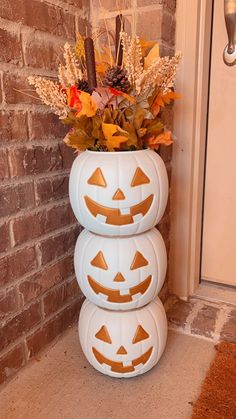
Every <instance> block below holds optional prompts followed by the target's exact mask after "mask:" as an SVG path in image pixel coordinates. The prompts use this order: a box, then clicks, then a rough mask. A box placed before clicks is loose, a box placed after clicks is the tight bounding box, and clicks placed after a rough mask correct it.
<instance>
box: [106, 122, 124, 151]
mask: <svg viewBox="0 0 236 419" xmlns="http://www.w3.org/2000/svg"><path fill="white" fill-rule="evenodd" d="M102 131H103V134H104V137H105V138H106V145H107V148H108V150H109V151H112V150H114V149H115V148H120V145H121V143H124V142H126V141H127V140H128V136H129V133H128V132H127V131H124V130H123V129H121V128H120V127H119V126H118V125H115V124H106V123H105V122H103V123H102Z"/></svg>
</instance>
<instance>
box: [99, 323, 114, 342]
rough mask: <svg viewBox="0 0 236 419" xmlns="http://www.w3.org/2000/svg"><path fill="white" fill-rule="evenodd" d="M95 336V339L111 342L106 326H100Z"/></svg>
mask: <svg viewBox="0 0 236 419" xmlns="http://www.w3.org/2000/svg"><path fill="white" fill-rule="evenodd" d="M95 337H96V338H97V339H100V340H102V341H103V342H106V343H112V340H111V338H110V335H109V333H108V330H107V328H106V326H102V327H101V329H100V330H99V331H98V332H97V333H96V335H95Z"/></svg>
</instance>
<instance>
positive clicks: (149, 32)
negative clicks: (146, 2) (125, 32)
mask: <svg viewBox="0 0 236 419" xmlns="http://www.w3.org/2000/svg"><path fill="white" fill-rule="evenodd" d="M137 27H138V35H139V36H140V37H141V38H145V39H149V40H157V39H160V38H161V27H162V11H161V10H149V11H146V12H140V13H139V14H138V22H137Z"/></svg>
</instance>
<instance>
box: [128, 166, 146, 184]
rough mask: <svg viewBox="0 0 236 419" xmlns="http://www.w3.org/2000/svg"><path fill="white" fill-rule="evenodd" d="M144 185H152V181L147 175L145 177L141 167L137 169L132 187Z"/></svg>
mask: <svg viewBox="0 0 236 419" xmlns="http://www.w3.org/2000/svg"><path fill="white" fill-rule="evenodd" d="M144 183H150V179H149V178H148V177H147V175H145V173H144V172H143V171H142V169H140V167H137V169H136V171H135V174H134V177H133V180H132V182H131V186H138V185H143V184H144Z"/></svg>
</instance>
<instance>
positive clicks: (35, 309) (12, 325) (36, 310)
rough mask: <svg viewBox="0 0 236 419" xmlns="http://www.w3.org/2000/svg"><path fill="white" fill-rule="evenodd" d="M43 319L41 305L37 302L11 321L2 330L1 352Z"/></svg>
mask: <svg viewBox="0 0 236 419" xmlns="http://www.w3.org/2000/svg"><path fill="white" fill-rule="evenodd" d="M41 319H42V316H41V307H40V303H39V302H38V301H36V302H35V303H33V304H31V305H30V306H29V307H28V308H26V309H25V310H24V311H22V312H21V313H20V314H18V315H17V316H15V317H14V318H13V319H11V320H9V321H8V322H7V323H5V324H4V326H2V327H1V329H0V350H2V349H4V348H6V347H7V346H8V345H9V344H10V343H12V342H14V341H15V340H16V339H18V338H19V337H20V336H21V335H22V333H27V332H29V331H30V330H31V329H32V327H34V326H36V325H37V324H38V323H39V322H40V321H41Z"/></svg>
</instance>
